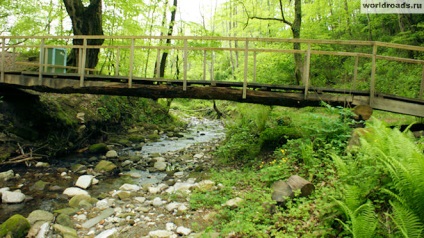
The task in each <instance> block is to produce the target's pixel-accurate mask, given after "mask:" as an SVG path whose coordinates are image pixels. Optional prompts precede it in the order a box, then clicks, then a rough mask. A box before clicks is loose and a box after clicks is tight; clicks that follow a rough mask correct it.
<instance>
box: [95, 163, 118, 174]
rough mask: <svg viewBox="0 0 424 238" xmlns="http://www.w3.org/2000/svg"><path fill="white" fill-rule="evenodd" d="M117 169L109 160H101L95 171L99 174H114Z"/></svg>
mask: <svg viewBox="0 0 424 238" xmlns="http://www.w3.org/2000/svg"><path fill="white" fill-rule="evenodd" d="M116 168H117V166H116V165H115V164H114V163H112V162H110V161H107V160H101V161H100V162H99V163H98V164H97V165H96V167H95V168H94V171H96V172H98V173H100V172H106V173H112V172H113V171H114V170H115V169H116Z"/></svg>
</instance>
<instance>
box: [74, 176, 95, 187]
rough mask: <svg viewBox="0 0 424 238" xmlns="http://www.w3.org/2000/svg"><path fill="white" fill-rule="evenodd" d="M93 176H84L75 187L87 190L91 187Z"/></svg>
mask: <svg viewBox="0 0 424 238" xmlns="http://www.w3.org/2000/svg"><path fill="white" fill-rule="evenodd" d="M93 178H94V176H93V175H82V176H80V177H79V178H78V179H77V182H76V183H75V186H77V187H80V188H82V189H87V188H88V187H90V186H91V184H92V182H93Z"/></svg>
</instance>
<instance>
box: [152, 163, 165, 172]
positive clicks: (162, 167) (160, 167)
mask: <svg viewBox="0 0 424 238" xmlns="http://www.w3.org/2000/svg"><path fill="white" fill-rule="evenodd" d="M166 166H167V164H166V162H162V161H158V162H156V163H155V164H154V165H153V167H154V168H155V169H157V170H159V171H165V170H166Z"/></svg>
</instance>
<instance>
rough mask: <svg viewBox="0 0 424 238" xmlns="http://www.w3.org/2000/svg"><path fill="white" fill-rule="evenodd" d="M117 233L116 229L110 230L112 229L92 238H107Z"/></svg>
mask: <svg viewBox="0 0 424 238" xmlns="http://www.w3.org/2000/svg"><path fill="white" fill-rule="evenodd" d="M117 233H118V230H117V229H116V228H112V229H109V230H105V231H103V232H102V233H100V234H98V235H97V236H95V237H94V238H107V237H110V236H113V235H115V234H117Z"/></svg>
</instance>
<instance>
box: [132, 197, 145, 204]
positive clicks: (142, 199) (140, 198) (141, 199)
mask: <svg viewBox="0 0 424 238" xmlns="http://www.w3.org/2000/svg"><path fill="white" fill-rule="evenodd" d="M134 200H135V201H137V202H139V203H144V202H145V201H146V198H145V197H135V198H134Z"/></svg>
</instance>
